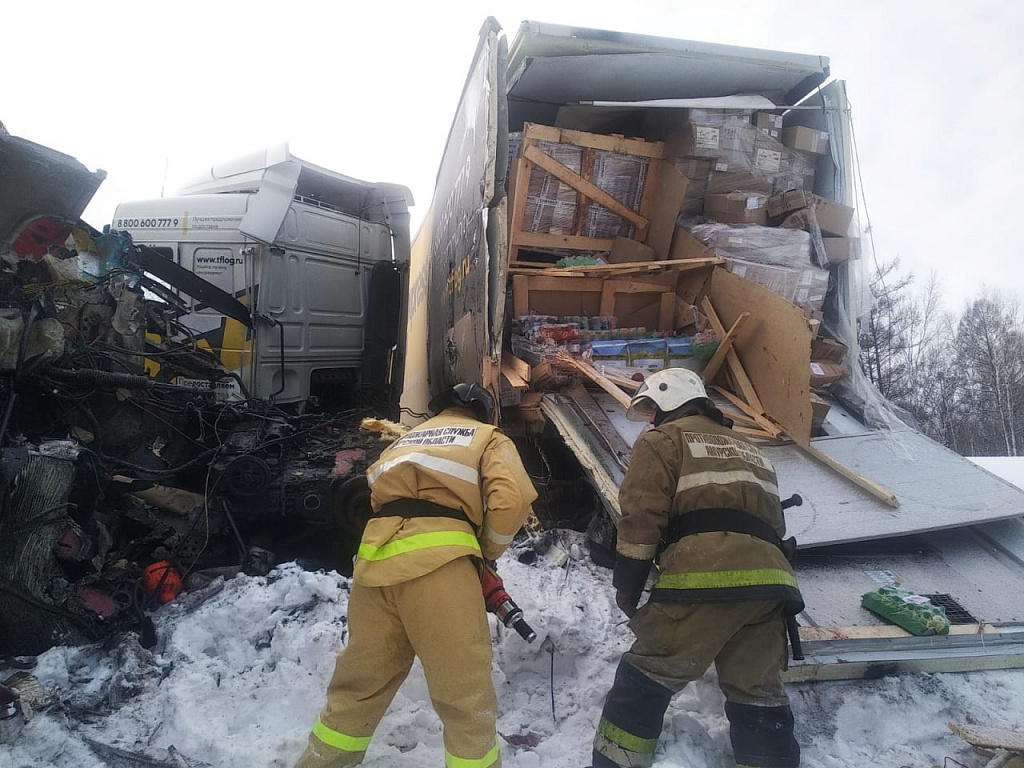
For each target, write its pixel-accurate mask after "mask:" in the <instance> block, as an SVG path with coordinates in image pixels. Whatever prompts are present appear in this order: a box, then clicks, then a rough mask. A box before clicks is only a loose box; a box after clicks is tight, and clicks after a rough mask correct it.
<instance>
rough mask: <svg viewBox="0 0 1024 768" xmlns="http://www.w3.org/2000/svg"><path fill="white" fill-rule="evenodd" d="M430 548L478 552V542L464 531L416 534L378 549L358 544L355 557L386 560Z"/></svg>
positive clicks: (369, 545) (370, 545) (390, 542)
mask: <svg viewBox="0 0 1024 768" xmlns="http://www.w3.org/2000/svg"><path fill="white" fill-rule="evenodd" d="M431 547H468V548H470V549H473V550H475V551H476V552H479V551H480V542H479V541H478V540H477V538H476V536H474V535H473V534H472V533H467V532H466V531H434V532H433V533H418V534H415V535H413V536H409V537H407V538H404V539H395V540H393V541H389V542H388V543H387V544H383V545H381V546H379V547H375V546H373V545H372V544H360V545H359V551H358V552H357V553H356V555H357V557H360V558H362V559H363V560H387V559H388V558H390V557H395V556H396V555H402V554H405V553H407V552H416V551H419V550H423V549H430V548H431Z"/></svg>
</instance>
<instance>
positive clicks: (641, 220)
mask: <svg viewBox="0 0 1024 768" xmlns="http://www.w3.org/2000/svg"><path fill="white" fill-rule="evenodd" d="M523 157H525V158H526V159H527V160H529V161H530V162H532V163H534V164H535V165H536V166H537V167H539V168H543V169H544V170H545V171H547V172H548V173H550V174H551V175H552V176H554V177H555V178H557V179H559V180H561V181H563V182H565V183H566V184H568V185H569V186H570V187H572V188H573V189H575V190H576V191H577V192H579V193H580V194H582V195H583V196H584V197H587V198H589V199H590V200H593V201H594V202H595V203H597V204H598V205H600V206H601V207H602V208H607V209H608V210H609V211H611V212H612V213H614V214H616V215H617V216H619V217H621V218H623V219H625V220H626V221H628V222H629V223H630V224H632V225H633V226H634V227H636V228H637V229H644V228H646V227H647V224H648V221H647V219H646V218H645V217H643V216H641V215H640V214H639V213H637V212H636V211H634V210H633V209H631V208H627V207H626V206H624V205H623V204H622V203H620V202H619V201H618V200H616V199H615V198H614V197H612V196H611V195H609V194H608V193H607V192H605V191H604V190H603V189H601V188H600V187H599V186H597V185H596V184H594V182H592V181H588V180H587V179H585V178H583V177H582V176H580V175H579V174H578V173H576V172H575V171H574V170H572V169H571V168H568V167H566V166H564V165H562V164H561V163H560V162H558V161H557V160H555V158H553V157H551V155H549V154H547V153H546V152H544V150H542V149H540V147H537V146H528V147H526V149H525V150H524V151H523Z"/></svg>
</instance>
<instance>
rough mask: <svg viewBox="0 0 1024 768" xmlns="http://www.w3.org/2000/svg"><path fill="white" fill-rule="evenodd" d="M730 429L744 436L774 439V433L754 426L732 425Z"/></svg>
mask: <svg viewBox="0 0 1024 768" xmlns="http://www.w3.org/2000/svg"><path fill="white" fill-rule="evenodd" d="M732 431H733V432H737V433H739V434H741V435H744V436H746V437H753V438H756V439H758V440H775V439H776V438H775V436H774V435H772V434H770V433H768V432H765V431H764V430H763V429H756V428H753V427H739V426H735V425H734V426H733V427H732Z"/></svg>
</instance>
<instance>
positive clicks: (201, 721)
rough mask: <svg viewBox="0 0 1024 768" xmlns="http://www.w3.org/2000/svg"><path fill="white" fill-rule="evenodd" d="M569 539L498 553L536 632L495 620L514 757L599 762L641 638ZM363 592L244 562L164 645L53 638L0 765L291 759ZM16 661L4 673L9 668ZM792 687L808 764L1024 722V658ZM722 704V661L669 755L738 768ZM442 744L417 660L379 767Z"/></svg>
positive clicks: (373, 756) (904, 751) (173, 610)
mask: <svg viewBox="0 0 1024 768" xmlns="http://www.w3.org/2000/svg"><path fill="white" fill-rule="evenodd" d="M560 538H561V542H560V545H556V546H555V547H553V548H552V549H551V550H549V551H548V552H546V553H545V554H544V555H543V556H542V557H541V559H540V560H538V562H536V563H534V564H532V565H524V564H522V563H520V562H518V561H517V560H515V559H513V558H511V557H509V556H506V557H505V558H503V559H502V561H501V562H500V563H499V570H500V572H501V574H502V576H503V578H504V579H505V584H506V587H507V588H508V590H509V592H510V594H511V595H512V597H513V599H515V600H516V602H518V603H519V605H520V607H522V608H523V610H524V611H525V613H526V617H527V620H528V621H529V622H530V623H531V625H532V626H533V628H534V629H535V630H536V631H537V634H538V638H537V640H536V641H535V642H534V643H532V644H527V643H526V642H525V641H523V640H522V639H521V638H520V637H519V636H518V635H517V634H515V633H514V632H512V631H511V630H506V629H505V627H503V626H501V625H499V624H498V623H497V622H496V621H495V620H494V619H493V618H492V625H493V637H494V666H493V675H494V680H495V684H496V687H497V690H498V695H499V700H500V708H501V715H500V718H499V722H498V730H499V732H500V733H501V734H502V735H503V736H504V737H505V740H503V745H502V750H503V756H504V757H503V759H504V765H505V766H507V767H508V766H511V767H512V768H540V767H541V766H544V767H545V768H569V767H570V766H571V767H573V768H577V767H578V766H586V765H589V763H590V742H591V739H592V738H593V734H594V728H595V726H596V724H597V720H598V718H599V716H600V711H601V704H602V701H603V698H604V695H605V693H606V692H607V691H608V688H609V687H610V685H611V681H612V677H613V675H614V671H615V666H616V664H617V663H618V658H619V655H620V654H621V653H622V652H623V651H624V650H625V649H626V648H628V646H629V644H630V642H631V639H632V636H631V634H630V632H629V629H628V627H627V626H626V625H625V623H624V617H623V616H622V615H621V614H620V613H619V611H618V609H617V608H616V607H615V603H614V593H613V590H612V587H611V579H610V572H609V571H607V570H604V569H601V568H598V567H596V566H595V565H593V564H592V563H591V562H590V561H589V560H588V559H586V558H585V557H583V556H582V555H581V552H582V550H581V548H580V543H579V541H578V539H577V538H575V535H574V534H571V533H564V532H563V533H562V534H561V535H560ZM570 542H574V543H570ZM348 588H349V582H348V580H347V579H345V578H344V577H341V576H339V575H337V574H336V573H333V572H332V573H322V572H320V573H315V572H309V571H304V570H302V569H301V568H300V567H298V566H296V565H295V564H286V565H282V566H280V567H278V568H277V569H275V570H274V571H273V572H272V573H271V574H270V575H269V576H267V577H265V578H250V577H245V576H239V577H236V578H235V579H233V580H230V581H227V582H223V583H217V584H215V585H214V587H212V588H211V589H209V590H207V591H206V592H200V593H196V594H194V595H185V596H183V597H182V598H179V600H177V601H175V602H174V603H171V604H169V605H167V606H164V607H163V608H162V609H160V611H158V612H157V613H156V614H155V616H154V619H155V621H156V627H157V632H158V638H159V640H158V643H157V646H156V647H155V648H153V649H152V651H147V650H144V649H143V648H141V647H140V646H139V644H138V642H137V641H136V639H135V637H134V636H128V637H124V638H120V639H119V640H118V641H117V642H115V643H113V644H112V645H111V646H110V647H100V646H86V647H76V648H69V647H59V648H54V649H53V650H51V651H49V652H48V653H46V654H44V655H43V656H41V657H40V658H39V662H38V666H37V667H36V668H35V669H34V670H33V673H34V674H35V675H36V676H37V677H39V678H40V680H41V681H42V682H43V683H44V684H45V685H46V686H48V687H50V688H53V689H55V690H57V691H58V692H59V693H60V696H61V700H62V702H63V704H62V706H61V707H60V708H57V709H54V710H50V711H48V712H47V713H44V714H41V715H36V716H35V717H34V718H33V719H32V720H31V721H30V722H29V723H28V724H27V725H26V726H25V728H24V730H23V731H22V733H21V734H20V736H19V737H18V739H17V740H16V741H15V742H14V743H13V744H11V745H0V765H3V766H8V767H10V768H29V766H31V767H32V768H45V767H47V766H53V767H54V768H103V767H104V766H111V768H117V767H118V766H120V765H128V764H129V763H125V762H119V761H118V760H117V759H116V758H112V757H110V756H109V750H107V751H106V754H107V756H106V757H104V756H103V754H104V750H103V749H102V748H101V747H100V748H95V747H90V742H93V743H97V742H98V743H101V744H104V745H110V746H113V747H116V748H119V749H122V750H127V751H130V752H135V753H143V754H145V755H148V756H150V757H152V758H154V759H157V760H161V761H165V762H166V763H167V764H170V765H173V764H174V763H173V761H171V760H170V758H169V756H168V755H169V753H168V749H169V748H170V747H172V746H173V747H174V748H176V749H177V751H179V752H180V753H181V755H183V756H184V758H185V759H186V760H187V761H188V762H189V764H190V765H192V766H198V765H200V764H207V765H210V766H216V768H270V767H271V766H273V767H274V768H277V767H288V766H291V765H292V764H293V762H294V760H295V759H296V758H297V757H298V755H299V754H300V753H301V752H302V750H303V748H304V746H305V743H306V736H307V734H308V733H309V729H310V726H311V725H312V723H313V721H314V719H315V717H316V715H317V713H318V712H319V710H320V707H321V706H322V704H323V694H324V689H325V686H326V684H327V680H328V678H329V676H330V673H331V671H332V670H333V665H334V659H335V656H336V654H337V652H338V651H339V650H340V649H341V648H342V647H343V646H344V644H345V639H346V636H347V627H346V618H345V613H346V604H347V598H348ZM217 589H219V591H216V593H215V594H212V595H211V594H209V593H210V592H213V591H214V590H217ZM202 598H205V600H202V601H200V600H201V599H202ZM9 672H10V670H0V679H4V678H6V677H7V675H8V674H9ZM790 696H791V699H792V703H793V709H794V712H795V715H796V720H797V728H798V730H797V737H798V739H799V741H800V743H801V746H802V747H803V755H804V760H803V765H804V766H809V767H810V768H854V766H856V768H862V767H863V766H865V765H879V766H914V767H916V766H921V767H922V768H923V767H924V766H932V765H941V764H943V761H944V758H945V757H947V756H949V757H953V758H955V759H956V760H958V761H960V762H961V763H965V764H967V765H968V766H977V765H981V764H983V763H984V759H983V758H980V757H979V756H977V755H976V754H975V753H973V752H972V751H971V750H970V749H969V748H968V747H967V746H966V745H965V744H964V742H962V741H961V740H960V739H959V738H958V737H956V736H954V735H953V734H952V733H951V732H950V731H949V730H948V728H947V726H946V723H947V722H948V721H950V720H955V721H959V722H964V721H969V722H977V723H981V724H985V725H991V726H999V727H1004V728H1016V729H1021V728H1024V671H1009V672H988V673H977V674H964V675H953V674H948V675H945V674H937V675H914V676H903V677H898V678H888V679H882V680H875V681H860V682H849V683H844V682H840V683H817V684H805V685H794V686H791V688H790ZM722 704H723V699H722V695H721V693H720V692H719V690H718V687H717V685H716V682H715V677H714V671H713V670H712V671H710V672H709V673H708V674H707V675H705V677H704V678H703V679H702V680H700V681H698V682H697V683H696V684H693V685H691V686H689V687H688V688H687V689H686V690H685V691H683V692H682V693H681V694H680V695H678V696H676V697H675V699H674V700H673V701H672V704H671V707H670V709H669V711H668V713H667V715H666V718H665V728H664V731H663V733H662V741H661V744H660V746H659V749H658V753H657V756H656V760H655V768H726V766H732V765H733V762H732V757H731V751H730V748H729V738H728V723H727V721H726V720H725V716H724V714H723V711H722ZM509 740H511V742H513V743H509ZM531 744H532V746H531ZM97 750H98V751H97ZM442 754H443V752H442V741H441V726H440V722H439V720H438V719H437V716H436V715H435V714H434V712H433V709H432V708H431V705H430V700H429V698H428V696H427V690H426V685H425V682H424V679H423V674H422V670H421V669H420V668H419V665H418V664H417V665H416V666H415V667H414V668H413V672H412V674H411V675H410V676H409V679H408V680H407V681H406V683H405V684H404V685H403V687H402V688H401V690H400V691H399V693H398V695H397V697H396V699H395V701H394V703H393V704H392V707H391V709H390V710H389V711H388V714H387V715H386V716H385V718H384V720H383V721H382V722H381V724H380V726H379V728H378V729H377V732H376V734H375V735H374V738H373V741H372V743H371V745H370V749H369V751H368V753H367V756H366V761H365V762H364V765H365V766H368V768H388V767H390V766H410V768H420V767H422V768H427V766H430V768H436V766H438V765H441V764H442V760H443V758H442ZM136 764H140V763H136Z"/></svg>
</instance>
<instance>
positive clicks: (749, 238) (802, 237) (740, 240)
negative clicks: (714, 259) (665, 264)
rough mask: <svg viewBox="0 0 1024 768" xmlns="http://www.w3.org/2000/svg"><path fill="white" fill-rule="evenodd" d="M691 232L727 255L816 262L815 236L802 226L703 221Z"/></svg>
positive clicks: (790, 264) (787, 264)
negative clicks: (814, 256) (763, 225)
mask: <svg viewBox="0 0 1024 768" xmlns="http://www.w3.org/2000/svg"><path fill="white" fill-rule="evenodd" d="M690 234H692V235H693V236H694V237H696V238H697V239H698V240H700V241H701V242H702V243H704V245H706V246H707V247H708V248H710V249H711V250H713V251H714V252H715V253H716V254H717V255H719V256H721V257H723V258H734V259H742V260H744V261H750V262H753V263H755V264H776V265H778V266H781V267H797V268H801V269H802V268H804V267H807V266H809V265H810V264H812V263H813V262H812V260H811V237H810V235H809V234H808V233H807V232H804V231H803V230H800V229H778V228H775V227H762V226H756V225H737V226H730V225H727V224H720V223H712V224H700V225H698V226H695V227H693V228H692V229H691V230H690Z"/></svg>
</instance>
